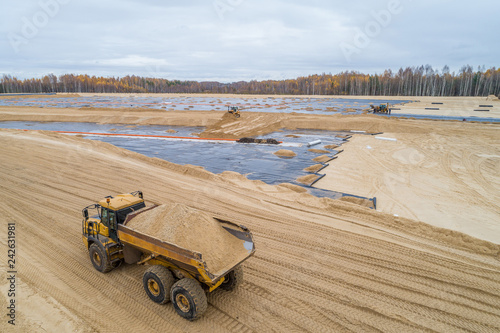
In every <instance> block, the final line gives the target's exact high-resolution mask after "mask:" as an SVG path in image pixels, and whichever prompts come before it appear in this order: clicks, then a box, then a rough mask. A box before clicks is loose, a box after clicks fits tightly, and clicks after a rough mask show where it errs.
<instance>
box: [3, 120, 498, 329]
mask: <svg viewBox="0 0 500 333" xmlns="http://www.w3.org/2000/svg"><path fill="white" fill-rule="evenodd" d="M0 153H1V156H2V158H1V159H0V167H1V169H2V173H0V200H1V202H2V205H1V206H0V221H1V225H2V228H1V229H0V244H1V245H0V247H1V248H2V249H4V250H2V251H3V252H4V253H5V248H6V235H5V232H6V227H5V226H6V223H7V222H8V221H15V222H16V225H17V232H18V246H19V254H18V261H19V267H18V270H19V277H20V279H21V280H22V281H23V283H25V284H26V285H27V286H29V288H31V289H32V290H34V291H35V292H36V294H37V295H39V296H41V297H44V298H45V297H49V296H50V299H51V300H53V301H52V303H51V304H52V307H43V308H32V307H29V308H28V307H24V308H23V306H22V302H28V301H27V300H24V301H23V300H22V299H19V302H21V305H20V307H19V313H20V317H19V319H20V320H19V325H20V326H19V327H18V329H19V330H18V331H19V332H26V331H43V329H45V330H47V331H53V327H54V323H53V322H50V321H51V318H48V317H50V316H48V315H45V317H47V318H45V317H44V316H41V315H40V313H39V312H38V311H54V313H57V314H58V315H60V316H63V317H64V318H66V319H65V320H67V321H70V320H71V321H72V322H74V323H78V325H77V327H78V328H79V329H81V330H83V328H85V329H88V330H95V331H98V332H105V331H112V332H117V331H129V332H131V331H135V332H165V331H168V332H230V331H233V332H236V331H237V332H262V331H279V332H290V331H309V332H339V331H356V332H359V331H376V330H379V331H384V332H414V331H423V330H429V331H440V332H461V331H464V332H465V331H469V332H470V331H474V332H494V331H498V330H499V329H500V324H499V323H500V311H499V306H500V288H499V286H500V274H499V273H498V272H499V270H500V261H499V258H498V253H499V251H500V246H498V245H494V244H491V243H488V242H484V241H479V240H477V239H473V238H471V237H468V236H466V235H463V234H459V233H454V232H450V231H446V230H441V229H438V228H434V227H431V226H428V225H425V224H422V223H415V222H412V221H409V220H406V219H404V218H394V217H393V216H390V215H386V214H383V213H380V212H374V211H371V210H369V209H365V208H361V207H357V206H356V205H352V204H349V203H343V202H339V201H331V200H329V199H317V198H313V197H311V196H309V195H307V194H298V193H295V192H293V191H291V190H288V189H286V188H285V187H275V186H269V185H265V184H263V183H261V182H252V181H248V180H245V178H244V177H242V176H239V175H237V174H234V173H226V174H224V175H222V176H216V175H213V174H210V173H208V172H205V171H203V170H200V169H199V168H190V167H181V166H177V165H173V164H171V163H168V162H165V161H161V160H158V159H151V158H146V157H143V156H141V155H139V154H136V153H131V152H128V151H125V150H122V149H118V148H116V147H113V146H111V145H109V144H104V143H100V142H96V141H90V140H84V139H79V138H73V137H66V136H62V135H57V134H52V133H40V132H20V131H13V130H1V131H0ZM136 189H142V190H143V191H144V193H145V195H146V198H149V199H150V200H152V201H154V202H157V203H161V202H165V201H167V200H173V201H176V202H180V203H184V204H188V205H191V206H193V207H195V208H199V209H204V210H205V211H207V212H210V213H211V214H213V215H214V216H218V217H222V218H229V219H231V220H234V221H237V222H239V223H241V224H244V225H246V226H248V227H249V228H250V229H251V230H252V231H253V233H254V237H255V241H256V245H257V252H256V255H255V256H254V257H252V258H251V259H249V261H247V262H246V264H245V272H246V275H245V280H244V283H243V284H242V286H241V287H240V288H239V289H238V290H236V291H235V292H232V293H226V292H223V291H216V292H214V293H213V294H211V295H210V296H209V298H208V299H209V308H208V311H207V312H206V314H205V316H204V317H202V318H201V319H200V320H199V321H196V322H194V323H191V322H187V321H185V320H183V319H181V318H180V317H179V316H177V315H176V314H175V313H174V310H173V308H172V306H170V305H166V306H160V305H157V304H155V303H153V302H151V301H150V300H149V299H148V298H147V296H146V295H145V293H144V291H143V289H142V286H141V274H142V272H143V270H144V267H143V266H130V265H126V266H123V267H120V268H119V269H117V270H115V271H113V272H111V273H109V274H107V275H104V274H101V273H99V272H97V271H95V270H94V269H93V267H92V265H91V264H90V262H89V259H88V255H87V252H86V249H85V248H84V247H83V245H82V241H81V224H80V223H81V216H80V210H81V209H82V207H84V206H85V205H87V204H89V203H92V202H95V201H96V200H98V199H100V198H102V197H103V196H104V195H107V194H113V193H121V192H126V191H132V190H136ZM4 258H5V256H4ZM3 260H4V259H2V263H3ZM2 281H3V282H2V283H5V281H4V280H2ZM2 290H4V289H2ZM4 297H5V294H4V293H2V294H1V297H0V305H1V306H2V307H4V306H5V298H4ZM22 318H24V320H23V321H22V320H21V319H22ZM29 320H31V321H29ZM35 320H36V322H37V324H38V325H39V326H40V327H41V328H40V329H34V328H33V326H29V325H31V323H32V322H33V321H35ZM61 324H62V323H61ZM5 325H6V324H5V321H3V320H2V321H1V322H0V331H6V329H7V328H6V327H5ZM65 330H66V331H71V328H69V329H65V328H62V329H59V330H57V331H65Z"/></svg>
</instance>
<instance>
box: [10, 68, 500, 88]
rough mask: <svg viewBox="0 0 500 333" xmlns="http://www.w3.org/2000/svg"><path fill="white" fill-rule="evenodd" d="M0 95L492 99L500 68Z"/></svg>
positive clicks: (68, 80) (108, 84)
mask: <svg viewBox="0 0 500 333" xmlns="http://www.w3.org/2000/svg"><path fill="white" fill-rule="evenodd" d="M0 93H232V94H269V95H358V96H360V95H364V96H488V95H496V96H499V95H500V68H499V69H496V68H495V67H493V68H490V69H485V68H478V69H477V70H474V69H473V68H472V67H471V66H469V65H467V66H463V67H462V68H461V69H460V71H458V72H457V73H455V72H450V69H449V67H448V66H445V67H444V68H443V69H442V70H435V69H433V68H432V66H430V65H427V66H420V67H407V68H405V69H403V68H400V69H399V71H397V72H393V71H391V70H390V69H389V70H386V71H384V73H383V74H363V73H360V72H356V71H344V72H341V73H338V74H335V75H332V74H325V73H323V74H321V75H310V76H304V77H298V78H296V79H287V80H266V81H255V80H253V81H248V82H247V81H240V82H233V83H220V82H206V81H204V82H198V81H181V80H167V79H160V78H149V77H140V76H135V75H132V76H130V75H127V76H125V77H121V78H120V77H100V76H89V75H85V74H84V75H82V74H80V75H75V74H64V75H61V76H59V77H57V76H56V75H54V74H49V75H45V76H43V77H42V78H31V79H23V80H20V79H17V78H15V77H12V76H10V75H3V77H2V78H0Z"/></svg>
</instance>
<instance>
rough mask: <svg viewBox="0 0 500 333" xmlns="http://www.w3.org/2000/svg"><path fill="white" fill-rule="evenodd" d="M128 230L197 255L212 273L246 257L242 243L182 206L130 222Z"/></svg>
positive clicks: (213, 221)
mask: <svg viewBox="0 0 500 333" xmlns="http://www.w3.org/2000/svg"><path fill="white" fill-rule="evenodd" d="M127 226H128V227H130V228H133V229H135V230H137V231H139V232H142V233H144V234H146V235H149V236H152V237H155V238H158V239H160V240H162V241H165V242H169V243H174V244H175V245H177V246H179V247H182V248H185V249H188V250H191V251H195V252H199V253H201V254H202V258H203V260H204V261H205V263H206V264H207V268H208V269H209V270H210V271H211V272H213V273H215V272H219V271H221V270H224V269H229V268H231V267H232V265H235V264H237V263H238V262H240V261H241V260H243V259H244V258H245V257H247V256H248V251H247V250H246V249H245V248H244V246H243V241H242V240H240V239H238V238H236V237H234V236H233V235H231V234H230V233H229V232H228V231H227V230H225V229H224V228H222V226H221V224H220V223H219V222H218V221H217V220H216V219H214V218H213V217H212V216H210V215H208V214H207V213H204V212H202V211H199V210H197V209H194V208H190V207H188V206H185V205H182V204H176V203H175V204H174V203H172V204H164V205H161V206H158V207H157V208H155V209H152V210H149V211H147V212H144V213H142V214H139V215H138V216H136V217H134V218H133V219H131V220H130V221H129V222H128V223H127Z"/></svg>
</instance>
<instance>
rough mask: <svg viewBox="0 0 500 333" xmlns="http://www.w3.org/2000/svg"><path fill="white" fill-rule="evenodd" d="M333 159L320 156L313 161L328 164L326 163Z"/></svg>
mask: <svg viewBox="0 0 500 333" xmlns="http://www.w3.org/2000/svg"><path fill="white" fill-rule="evenodd" d="M331 159H332V158H331V157H330V156H328V155H321V156H318V157H316V158H313V161H315V162H319V163H326V162H328V161H329V160H331Z"/></svg>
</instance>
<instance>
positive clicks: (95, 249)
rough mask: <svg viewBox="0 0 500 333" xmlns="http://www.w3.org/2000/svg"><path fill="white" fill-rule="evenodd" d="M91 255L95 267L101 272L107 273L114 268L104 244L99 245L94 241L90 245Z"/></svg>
mask: <svg viewBox="0 0 500 333" xmlns="http://www.w3.org/2000/svg"><path fill="white" fill-rule="evenodd" d="M89 256H90V261H91V262H92V265H94V268H95V269H97V270H98V271H99V272H101V273H107V272H109V271H111V270H112V269H113V268H114V267H113V265H111V262H110V261H109V258H108V256H107V255H106V251H105V250H104V248H103V247H102V246H99V244H96V243H93V244H92V245H90V247H89Z"/></svg>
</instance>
